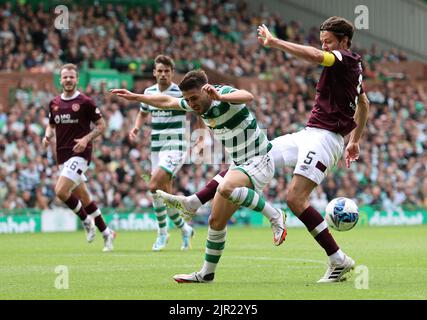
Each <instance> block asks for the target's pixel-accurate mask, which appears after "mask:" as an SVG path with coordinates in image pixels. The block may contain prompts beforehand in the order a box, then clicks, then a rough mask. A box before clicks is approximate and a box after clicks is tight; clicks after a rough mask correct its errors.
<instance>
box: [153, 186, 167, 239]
mask: <svg viewBox="0 0 427 320" xmlns="http://www.w3.org/2000/svg"><path fill="white" fill-rule="evenodd" d="M153 199H154V201H153V208H154V212H155V214H156V217H157V224H158V228H159V229H158V232H159V234H167V233H168V226H167V220H166V217H167V210H166V206H165V204H164V202H163V199H161V198H160V197H158V196H157V195H156V194H153Z"/></svg>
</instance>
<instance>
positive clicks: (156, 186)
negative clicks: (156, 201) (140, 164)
mask: <svg viewBox="0 0 427 320" xmlns="http://www.w3.org/2000/svg"><path fill="white" fill-rule="evenodd" d="M148 188H149V189H150V191H151V193H152V194H155V193H156V191H157V190H163V189H164V187H163V186H162V185H161V184H160V183H158V182H157V181H151V182H150V184H149V186H148ZM163 191H164V190H163Z"/></svg>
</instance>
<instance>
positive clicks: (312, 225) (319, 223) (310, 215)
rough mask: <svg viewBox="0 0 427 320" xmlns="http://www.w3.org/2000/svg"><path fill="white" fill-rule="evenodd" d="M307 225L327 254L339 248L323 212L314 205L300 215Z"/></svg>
mask: <svg viewBox="0 0 427 320" xmlns="http://www.w3.org/2000/svg"><path fill="white" fill-rule="evenodd" d="M298 219H300V220H301V222H302V223H304V225H305V226H306V227H307V230H308V231H309V232H310V233H311V235H312V236H313V237H314V239H316V241H317V242H318V243H319V244H320V246H321V247H322V248H323V249H325V251H326V254H327V255H328V256H330V255H331V254H334V253H335V252H337V251H338V250H339V247H338V245H337V243H336V242H335V240H334V238H333V237H332V235H331V233H330V232H329V230H328V227H327V225H326V221H325V220H324V219H323V217H322V216H321V214H320V213H319V212H318V211H317V210H316V209H314V208H313V207H311V206H310V207H308V208H307V209H305V210H304V212H303V213H301V215H300V216H299V217H298Z"/></svg>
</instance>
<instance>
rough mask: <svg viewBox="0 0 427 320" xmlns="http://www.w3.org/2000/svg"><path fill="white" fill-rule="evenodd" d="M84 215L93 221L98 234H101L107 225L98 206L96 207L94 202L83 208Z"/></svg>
mask: <svg viewBox="0 0 427 320" xmlns="http://www.w3.org/2000/svg"><path fill="white" fill-rule="evenodd" d="M85 210H86V213H87V214H88V215H90V216H92V217H93V218H94V220H95V225H96V227H97V228H98V230H99V231H100V232H103V231H104V230H105V229H106V228H107V225H106V223H105V221H104V218H102V215H101V210H99V208H98V206H97V205H96V203H95V201H92V202H91V203H89V205H87V206H86V207H85Z"/></svg>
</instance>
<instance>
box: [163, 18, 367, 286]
mask: <svg viewBox="0 0 427 320" xmlns="http://www.w3.org/2000/svg"><path fill="white" fill-rule="evenodd" d="M353 34H354V27H353V25H352V24H351V22H349V21H348V20H346V19H344V18H340V17H335V16H334V17H330V18H329V19H327V20H325V21H324V22H323V23H322V24H321V26H320V42H321V43H322V50H319V49H317V48H314V47H311V46H305V45H300V44H295V43H292V42H289V41H283V40H280V39H278V38H276V37H273V36H272V34H271V33H270V31H269V30H268V28H267V27H266V26H265V25H262V26H259V27H258V40H259V42H260V43H261V44H262V45H263V46H265V47H269V48H276V49H279V50H282V51H285V52H287V53H289V54H291V55H293V56H295V57H297V58H300V59H303V60H305V61H308V62H311V63H317V64H320V65H322V66H324V69H323V71H322V74H321V77H320V79H319V82H318V84H317V87H316V97H315V103H314V106H313V109H312V111H311V115H310V118H309V119H308V122H307V126H306V128H304V129H303V130H301V131H299V132H296V133H292V134H287V135H284V136H281V137H278V138H276V139H274V140H273V141H272V142H271V143H272V144H273V149H272V155H273V159H274V163H275V167H276V168H280V167H282V166H292V167H294V168H295V169H294V175H293V178H292V181H291V184H290V187H289V191H288V194H287V198H286V202H287V204H288V207H289V208H290V209H291V210H292V212H293V213H294V214H295V215H296V216H297V217H298V218H299V220H301V222H302V223H303V224H304V225H305V226H306V227H307V229H308V231H309V232H310V234H311V235H312V236H313V237H314V238H315V239H316V241H317V242H318V243H319V245H320V246H321V247H322V248H323V249H324V250H325V252H326V254H327V255H328V257H329V263H328V268H327V270H326V273H325V275H324V276H323V277H322V278H321V279H320V280H319V281H318V282H319V283H327V282H338V281H341V280H344V279H345V277H347V275H348V274H347V273H348V272H349V271H350V270H351V269H353V268H354V265H355V262H354V261H353V259H351V258H350V257H348V256H347V255H345V254H344V253H343V252H342V250H341V249H340V248H339V246H338V245H337V243H336V242H335V240H334V238H333V237H332V235H331V233H330V232H329V230H328V227H327V224H326V222H325V220H324V219H323V217H322V216H321V214H320V213H319V212H318V211H317V210H316V209H314V208H313V207H312V206H310V203H309V197H310V194H311V192H312V191H313V189H314V188H316V187H317V186H318V185H319V184H320V183H321V182H322V181H323V179H324V178H325V176H326V175H327V173H328V172H329V171H330V170H331V169H332V168H333V167H334V166H335V165H336V164H337V162H338V161H339V159H340V158H341V157H342V154H343V152H344V137H345V136H347V135H348V134H350V138H349V141H348V143H347V147H346V148H345V161H346V166H347V167H349V166H350V162H351V161H355V160H357V159H358V158H359V153H360V147H359V140H360V138H361V136H362V133H363V130H364V128H365V125H366V121H367V117H368V111H369V101H368V99H367V97H366V94H365V93H364V92H363V88H362V60H361V57H360V56H359V55H358V54H356V53H354V52H352V51H351V50H350V46H351V40H352V37H353ZM225 173H226V171H223V172H221V173H220V174H218V175H217V176H216V177H215V178H214V180H212V181H211V182H209V183H208V184H207V185H206V187H205V188H204V189H202V190H201V191H199V192H198V193H196V194H193V195H191V196H188V197H184V196H175V195H170V194H167V193H164V192H160V193H159V195H160V196H161V197H162V198H163V199H164V201H165V203H166V204H167V205H169V206H173V207H175V208H178V209H180V210H181V212H182V213H183V215H184V216H185V217H187V219H188V218H191V217H192V216H193V215H194V214H195V212H196V210H197V209H198V208H199V207H200V206H201V205H202V204H204V203H206V202H207V201H209V200H210V199H212V198H213V196H214V195H215V191H216V188H217V187H218V184H219V183H220V182H221V181H222V177H223V176H224V175H225Z"/></svg>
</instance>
